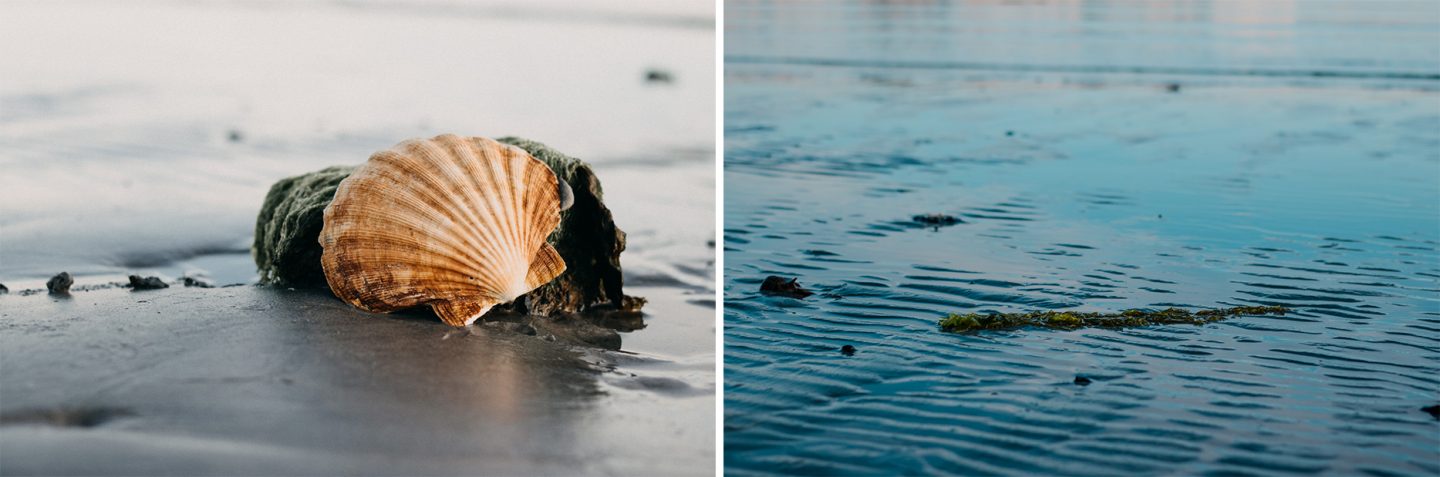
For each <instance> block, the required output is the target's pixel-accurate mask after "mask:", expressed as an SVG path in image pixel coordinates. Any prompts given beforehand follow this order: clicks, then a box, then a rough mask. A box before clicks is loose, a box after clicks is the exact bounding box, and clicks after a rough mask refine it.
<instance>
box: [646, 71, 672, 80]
mask: <svg viewBox="0 0 1440 477" xmlns="http://www.w3.org/2000/svg"><path fill="white" fill-rule="evenodd" d="M645 81H646V82H650V83H673V82H675V76H674V75H671V74H670V72H669V71H664V70H658V69H650V70H646V71H645Z"/></svg>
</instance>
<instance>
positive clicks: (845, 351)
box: [840, 345, 855, 356]
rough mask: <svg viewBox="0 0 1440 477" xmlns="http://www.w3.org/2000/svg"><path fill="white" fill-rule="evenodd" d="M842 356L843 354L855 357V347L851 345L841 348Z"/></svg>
mask: <svg viewBox="0 0 1440 477" xmlns="http://www.w3.org/2000/svg"><path fill="white" fill-rule="evenodd" d="M840 354H843V355H845V356H855V347H854V346H850V345H845V346H841V347H840Z"/></svg>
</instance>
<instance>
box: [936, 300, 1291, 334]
mask: <svg viewBox="0 0 1440 477" xmlns="http://www.w3.org/2000/svg"><path fill="white" fill-rule="evenodd" d="M1286 311H1288V310H1287V309H1286V308H1285V307H1280V306H1239V307H1234V308H1217V309H1213V310H1200V311H1196V312H1191V311H1189V310H1184V309H1180V308H1166V309H1164V310H1159V311H1148V310H1125V311H1122V312H1119V313H1086V312H1078V311H1034V312H1029V313H989V314H981V313H965V314H959V313H951V314H950V316H946V317H945V318H944V319H941V320H940V323H939V325H940V331H946V332H950V333H967V332H972V331H981V330H1010V329H1016V328H1024V327H1038V328H1052V329H1061V330H1074V329H1079V328H1134V327H1139V326H1153V325H1176V324H1190V325H1203V324H1206V323H1214V322H1216V321H1220V320H1224V319H1227V318H1234V317H1237V316H1244V315H1252V316H1253V315H1284V314H1285V312H1286Z"/></svg>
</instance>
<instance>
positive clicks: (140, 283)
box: [130, 275, 170, 290]
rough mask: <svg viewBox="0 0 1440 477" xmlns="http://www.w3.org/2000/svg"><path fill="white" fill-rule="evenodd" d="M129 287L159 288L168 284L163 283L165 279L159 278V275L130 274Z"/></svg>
mask: <svg viewBox="0 0 1440 477" xmlns="http://www.w3.org/2000/svg"><path fill="white" fill-rule="evenodd" d="M130 288H134V289H136V290H159V289H161V288H170V285H169V284H167V283H165V280H161V279H160V277H144V278H141V277H140V275H130Z"/></svg>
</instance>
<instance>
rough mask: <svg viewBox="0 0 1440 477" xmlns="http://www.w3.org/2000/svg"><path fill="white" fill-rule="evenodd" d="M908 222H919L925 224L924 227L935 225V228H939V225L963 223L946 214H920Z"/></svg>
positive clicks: (957, 218)
mask: <svg viewBox="0 0 1440 477" xmlns="http://www.w3.org/2000/svg"><path fill="white" fill-rule="evenodd" d="M910 220H914V221H916V222H919V223H922V224H925V225H935V226H940V225H955V224H959V223H963V221H962V220H960V218H959V217H956V216H953V215H946V214H920V215H917V216H914V217H911V218H910Z"/></svg>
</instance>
